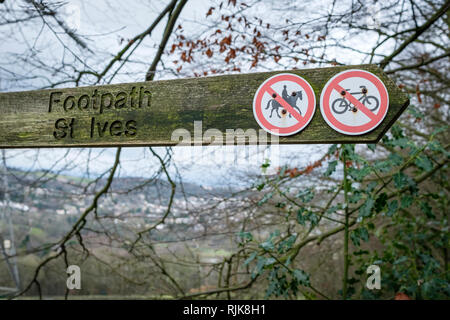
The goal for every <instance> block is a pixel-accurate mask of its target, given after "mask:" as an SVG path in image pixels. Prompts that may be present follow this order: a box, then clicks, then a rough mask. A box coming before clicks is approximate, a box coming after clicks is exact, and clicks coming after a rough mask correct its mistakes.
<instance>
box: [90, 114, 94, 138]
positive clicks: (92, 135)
mask: <svg viewBox="0 0 450 320" xmlns="http://www.w3.org/2000/svg"><path fill="white" fill-rule="evenodd" d="M94 129H95V118H94V117H92V118H91V138H93V137H94Z"/></svg>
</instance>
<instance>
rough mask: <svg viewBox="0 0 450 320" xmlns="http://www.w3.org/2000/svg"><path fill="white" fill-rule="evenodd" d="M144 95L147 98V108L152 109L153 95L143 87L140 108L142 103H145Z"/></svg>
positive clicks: (140, 94) (140, 90)
mask: <svg viewBox="0 0 450 320" xmlns="http://www.w3.org/2000/svg"><path fill="white" fill-rule="evenodd" d="M144 95H145V96H147V107H150V102H151V99H152V94H151V92H150V91H147V90H144V87H141V88H140V89H139V108H141V107H142V102H143V98H144Z"/></svg>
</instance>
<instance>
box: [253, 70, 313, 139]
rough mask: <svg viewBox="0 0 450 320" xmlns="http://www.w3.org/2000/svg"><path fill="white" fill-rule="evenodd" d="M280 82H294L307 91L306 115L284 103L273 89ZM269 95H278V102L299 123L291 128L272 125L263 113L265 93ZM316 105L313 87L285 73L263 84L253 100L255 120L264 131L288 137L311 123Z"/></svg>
mask: <svg viewBox="0 0 450 320" xmlns="http://www.w3.org/2000/svg"><path fill="white" fill-rule="evenodd" d="M280 81H292V82H295V83H297V84H298V85H300V86H301V87H302V89H303V90H304V91H305V94H306V97H307V98H308V106H307V108H306V112H305V115H304V116H302V115H300V114H299V113H298V112H297V111H295V110H294V109H293V108H291V107H290V106H289V104H287V103H284V100H283V99H282V98H281V95H280V94H279V93H277V92H275V90H273V89H272V85H273V84H275V83H277V82H280ZM266 92H267V93H268V94H269V95H271V96H272V95H273V94H274V93H276V98H275V100H277V101H278V102H280V103H281V104H282V106H283V107H284V108H285V109H286V111H287V112H288V113H290V114H291V115H292V116H293V117H294V118H295V119H296V120H297V121H298V123H296V124H294V125H292V126H290V127H278V126H275V125H273V124H271V123H270V122H269V121H268V120H267V119H266V118H265V117H264V115H263V112H262V107H263V106H262V99H263V96H264V93H266ZM315 105H316V97H315V95H314V91H313V89H312V87H311V85H310V84H309V83H308V82H306V81H305V80H304V79H303V78H301V77H300V76H297V75H295V74H288V73H283V74H279V75H275V76H273V77H271V78H269V79H267V80H266V81H265V82H263V84H262V85H261V86H260V87H259V88H258V90H257V91H256V95H255V97H254V99H253V112H254V114H255V118H256V120H257V121H258V123H259V124H260V126H261V127H263V129H265V130H266V131H269V132H270V133H271V134H275V135H280V136H286V135H290V134H294V133H297V132H299V131H300V130H302V129H303V128H304V127H306V125H308V123H309V122H310V121H311V119H312V116H313V115H314V110H315Z"/></svg>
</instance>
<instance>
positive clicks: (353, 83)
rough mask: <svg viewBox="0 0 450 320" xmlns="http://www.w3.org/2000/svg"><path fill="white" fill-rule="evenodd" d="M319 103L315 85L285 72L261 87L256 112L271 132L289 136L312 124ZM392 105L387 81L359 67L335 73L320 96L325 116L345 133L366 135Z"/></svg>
mask: <svg viewBox="0 0 450 320" xmlns="http://www.w3.org/2000/svg"><path fill="white" fill-rule="evenodd" d="M280 93H281V94H280ZM315 106H316V99H315V94H314V91H313V89H312V87H311V85H310V84H309V83H308V82H307V81H306V80H305V79H303V78H302V77H299V76H297V75H295V74H290V73H283V74H278V75H275V76H273V77H270V78H269V79H267V80H266V81H264V82H263V83H262V84H261V86H260V87H259V88H258V90H257V91H256V93H255V96H254V99H253V114H254V116H255V119H256V121H257V122H258V124H259V125H260V126H261V127H262V128H263V129H264V130H266V131H267V132H269V133H271V134H274V135H279V136H288V135H293V134H296V133H298V132H300V131H301V130H303V129H304V128H306V127H307V126H308V124H309V122H310V121H311V119H312V117H313V115H314V112H315ZM388 106H389V95H388V91H387V89H386V87H385V85H384V84H383V82H382V81H381V80H380V79H379V78H378V77H377V76H376V75H374V74H373V73H370V72H368V71H364V70H358V69H351V70H346V71H342V72H340V73H338V74H336V75H335V76H333V77H332V78H331V79H329V80H328V82H327V83H326V84H325V86H324V88H323V90H322V94H321V96H320V111H321V114H322V117H323V119H324V120H325V122H326V123H327V124H328V125H329V126H330V127H331V128H333V129H334V130H336V131H337V132H340V133H342V134H345V135H362V134H365V133H367V132H370V131H372V130H373V129H375V128H376V127H378V126H379V125H380V124H381V123H382V122H383V120H384V118H385V116H386V114H387V112H388Z"/></svg>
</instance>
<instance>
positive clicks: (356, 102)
mask: <svg viewBox="0 0 450 320" xmlns="http://www.w3.org/2000/svg"><path fill="white" fill-rule="evenodd" d="M333 89H334V90H337V91H338V92H339V93H341V92H342V91H345V89H344V88H342V87H341V86H340V85H339V84H335V85H334V86H333ZM343 97H344V98H345V99H347V100H348V101H350V102H351V103H352V104H353V105H354V106H356V107H357V109H358V110H361V111H362V112H363V113H364V114H365V115H366V116H368V117H369V118H370V119H371V120H375V119H377V115H376V114H375V113H373V112H372V111H370V110H369V109H368V108H367V107H366V106H365V105H363V104H362V103H361V102H360V101H359V100H358V99H356V98H355V97H354V96H352V95H351V94H350V93H349V92H345V96H343Z"/></svg>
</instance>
